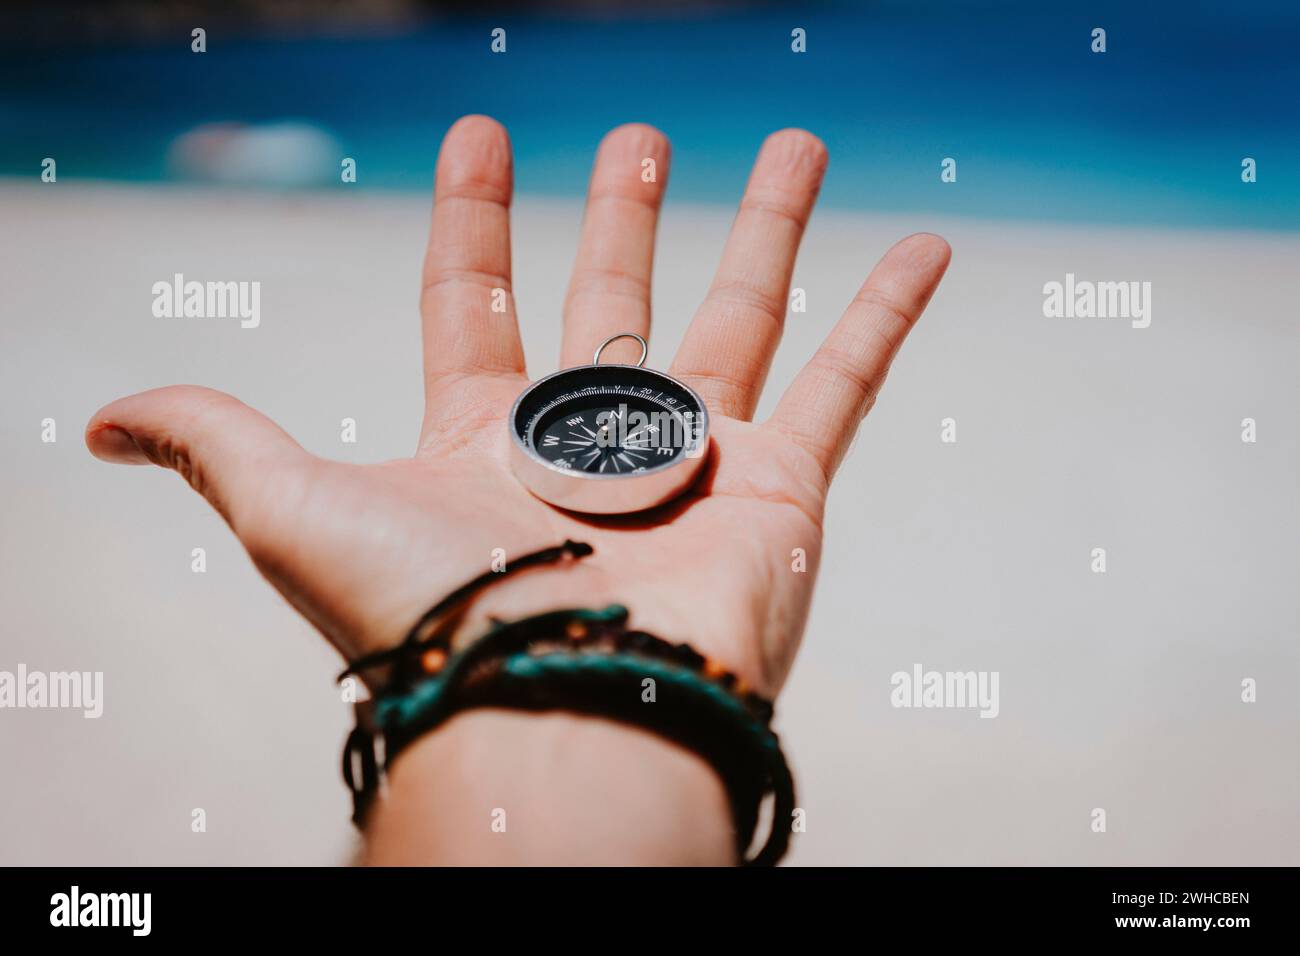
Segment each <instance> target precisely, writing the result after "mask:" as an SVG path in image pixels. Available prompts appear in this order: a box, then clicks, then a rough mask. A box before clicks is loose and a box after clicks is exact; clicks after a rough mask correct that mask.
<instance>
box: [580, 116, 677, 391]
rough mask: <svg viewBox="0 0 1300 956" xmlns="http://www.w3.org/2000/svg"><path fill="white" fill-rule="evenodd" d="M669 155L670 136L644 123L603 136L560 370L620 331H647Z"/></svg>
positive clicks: (612, 347) (611, 353) (587, 358)
mask: <svg viewBox="0 0 1300 956" xmlns="http://www.w3.org/2000/svg"><path fill="white" fill-rule="evenodd" d="M669 158H670V149H669V146H668V139H667V137H665V136H664V134H663V133H661V132H659V131H658V130H657V129H655V128H654V127H652V126H645V125H643V124H640V123H631V124H628V125H626V126H620V127H618V128H617V129H615V130H613V131H612V132H610V133H609V134H608V135H607V136H606V137H605V139H604V141H603V142H601V144H600V149H599V150H598V151H597V153H596V164H595V166H594V167H593V169H592V173H591V185H590V186H589V188H588V190H587V211H586V214H585V215H584V216H583V220H582V236H581V238H580V239H579V241H578V256H577V259H576V260H575V261H574V264H573V275H572V277H571V278H570V280H569V292H568V295H567V296H566V298H565V303H564V342H563V345H562V346H561V349H560V367H561V368H568V367H570V366H573V365H583V364H586V363H587V362H590V361H591V356H592V352H593V351H594V350H595V348H596V346H597V345H599V344H600V343H601V342H602V341H604V340H605V339H607V338H608V337H609V336H611V335H615V334H617V333H619V332H635V333H636V334H637V335H640V336H642V337H648V336H649V334H650V272H651V267H652V265H653V263H654V251H655V228H656V226H657V224H658V222H659V207H660V204H661V203H662V202H663V196H664V188H665V187H666V185H667V182H668V164H669ZM624 347H627V348H629V349H630V348H631V346H630V345H625V344H624V343H616V344H611V345H610V351H609V359H610V360H612V361H621V360H624V357H623V356H621V355H619V354H618V353H617V351H616V350H618V349H621V348H624ZM632 354H633V355H635V353H632ZM631 360H635V359H634V358H633V359H631Z"/></svg>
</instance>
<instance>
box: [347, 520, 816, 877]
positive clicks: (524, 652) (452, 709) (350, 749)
mask: <svg viewBox="0 0 1300 956" xmlns="http://www.w3.org/2000/svg"><path fill="white" fill-rule="evenodd" d="M569 544H572V543H566V546H565V547H568V545H569ZM554 550H555V549H548V551H551V552H553V551H554ZM587 553H590V551H589V550H588V552H587ZM496 577H498V578H499V577H500V575H496ZM464 590H465V589H461V591H464ZM457 593H460V592H457ZM446 603H447V602H445V601H444V602H440V605H439V606H442V605H443V604H446ZM429 619H430V615H429V614H426V615H425V616H424V617H423V618H422V619H421V621H422V623H427V622H428V621H429ZM627 620H628V612H627V609H626V608H623V607H621V606H618V605H615V606H611V607H608V608H605V609H603V610H588V609H571V610H561V611H552V612H548V613H545V614H539V615H535V616H533V617H529V618H524V619H522V620H519V621H514V622H511V623H504V622H497V623H496V624H495V625H494V627H493V628H492V630H491V631H489V633H488V634H486V635H484V636H483V637H481V638H479V639H478V640H476V641H474V642H473V643H472V644H470V645H469V646H468V647H466V648H465V649H463V650H461V651H459V652H456V653H452V651H451V648H450V642H449V641H450V639H449V638H448V637H447V636H446V635H441V636H437V637H432V638H427V639H425V640H419V639H415V640H412V639H411V638H410V637H408V641H407V642H404V644H403V645H401V646H400V647H399V648H397V649H395V650H394V651H391V652H386V653H385V654H383V655H373V656H371V657H369V658H366V659H364V660H362V661H358V662H357V663H356V664H354V665H353V666H352V667H350V668H349V669H348V670H347V671H345V672H344V675H346V674H349V673H354V672H356V671H357V670H358V669H364V668H365V667H369V666H377V665H378V664H380V663H384V664H393V665H394V669H393V671H392V676H391V678H390V680H389V682H388V683H387V684H386V685H385V686H384V687H383V689H381V690H380V691H379V692H378V693H377V694H376V695H375V697H374V698H373V699H372V700H369V701H364V702H359V703H358V704H357V727H356V729H354V730H353V732H352V734H351V735H350V736H349V738H348V742H347V744H346V746H345V748H344V752H343V775H344V779H345V780H346V781H347V783H348V786H349V787H350V788H351V790H352V793H353V808H354V812H353V820H354V822H356V823H357V824H358V825H361V824H362V823H363V821H364V819H365V817H366V814H367V812H368V810H369V808H370V806H371V805H372V803H373V801H374V799H375V796H376V794H377V793H378V792H379V791H380V789H381V787H382V785H383V781H384V776H385V768H386V767H387V766H389V765H390V764H391V763H392V762H393V761H394V760H395V759H396V757H397V756H398V754H400V753H401V752H402V751H403V750H404V749H405V748H406V747H407V746H409V745H410V744H411V743H412V742H414V741H415V740H417V739H418V738H420V737H422V736H423V735H424V734H426V733H429V732H430V731H432V730H433V729H435V728H436V727H438V726H440V725H441V724H443V723H445V722H446V721H447V720H448V719H450V718H451V717H452V716H453V715H455V714H457V713H460V712H462V711H465V710H469V709H472V708H477V707H505V708H512V709H519V710H532V711H541V710H567V711H571V712H575V713H583V714H591V715H595V716H601V717H605V718H608V719H612V720H617V721H620V722H623V723H627V724H631V725H634V726H638V727H642V728H644V729H647V730H650V731H652V732H654V733H657V734H659V735H660V736H662V737H664V738H666V739H669V740H672V741H674V742H676V743H678V744H679V745H681V746H683V747H686V748H687V749H690V750H692V751H694V752H695V753H697V754H699V755H700V756H701V757H702V758H704V759H705V760H706V761H707V762H708V763H709V764H710V765H711V766H713V767H714V769H715V770H716V771H717V772H718V774H719V776H720V777H721V779H722V781H723V783H724V785H725V787H726V790H727V794H728V798H729V801H730V804H731V810H732V815H733V819H734V822H735V832H736V849H737V859H738V860H739V861H742V862H745V863H747V864H748V865H770V864H772V863H775V862H776V861H777V860H778V859H780V857H781V856H782V855H783V854H784V852H785V850H786V848H787V846H788V843H789V837H790V825H789V823H790V819H791V814H792V812H793V809H794V799H795V798H794V782H793V779H792V777H791V775H790V771H789V768H788V766H787V765H786V762H785V758H784V756H783V755H782V753H781V748H780V743H779V740H778V738H777V736H776V734H774V733H773V732H772V730H771V729H770V727H769V723H770V721H771V717H772V706H771V704H770V703H769V702H767V701H766V700H764V699H763V698H762V697H760V696H759V695H757V694H755V693H753V692H752V691H750V690H748V689H747V688H745V687H744V685H743V684H742V682H740V681H739V680H738V679H737V678H736V677H735V675H734V674H731V673H730V672H728V671H726V670H725V669H724V668H722V667H720V666H718V665H716V664H715V663H713V662H711V661H710V660H708V659H707V658H705V657H703V656H702V655H700V654H699V653H698V652H696V651H695V650H694V649H692V648H691V647H689V646H688V645H685V644H673V643H670V642H668V641H664V640H662V639H661V638H658V637H656V636H654V635H652V634H649V633H646V632H644V631H633V630H628V628H627ZM420 626H421V625H417V627H416V628H413V629H412V634H415V633H416V632H417V631H418V630H419V628H420ZM768 796H771V797H772V798H773V802H774V806H773V815H772V821H773V823H772V829H771V832H770V833H769V835H768V838H767V840H766V842H765V843H764V844H763V847H762V848H761V849H760V851H759V852H758V853H757V854H756V855H755V856H754V857H753V858H752V859H748V860H746V859H745V854H746V852H747V850H748V848H749V846H750V844H751V842H752V837H753V833H754V830H755V828H756V825H757V820H758V816H759V810H760V807H761V804H762V802H763V800H764V799H765V798H767V797H768Z"/></svg>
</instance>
